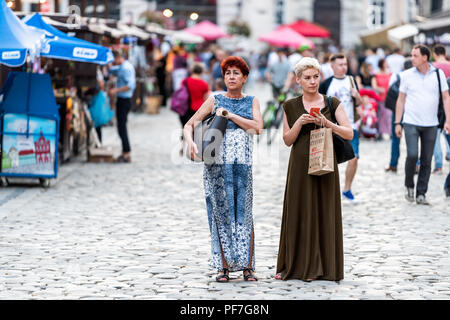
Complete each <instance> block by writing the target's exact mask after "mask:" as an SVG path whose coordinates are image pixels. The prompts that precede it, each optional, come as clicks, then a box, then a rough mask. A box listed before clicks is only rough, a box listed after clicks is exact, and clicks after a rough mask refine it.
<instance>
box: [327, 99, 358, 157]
mask: <svg viewBox="0 0 450 320" xmlns="http://www.w3.org/2000/svg"><path fill="white" fill-rule="evenodd" d="M327 105H328V109H329V110H330V114H331V119H332V121H333V122H334V123H336V124H338V123H337V121H336V117H335V115H334V111H333V107H332V102H331V97H330V96H327ZM333 147H334V152H335V153H336V161H337V163H343V162H346V161H348V160H351V159H353V158H354V157H355V152H354V151H353V147H352V145H351V143H350V141H349V140H346V139H344V138H342V137H341V136H339V135H337V134H335V133H333Z"/></svg>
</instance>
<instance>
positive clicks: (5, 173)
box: [0, 1, 59, 187]
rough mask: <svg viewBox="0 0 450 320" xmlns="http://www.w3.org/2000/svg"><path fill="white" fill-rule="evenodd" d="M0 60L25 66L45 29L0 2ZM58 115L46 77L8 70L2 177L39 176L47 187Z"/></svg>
mask: <svg viewBox="0 0 450 320" xmlns="http://www.w3.org/2000/svg"><path fill="white" fill-rule="evenodd" d="M0 30H2V32H1V33H0V63H1V64H4V65H7V66H9V67H20V66H24V65H25V64H26V63H27V62H30V61H31V59H32V58H35V57H38V56H39V53H40V50H41V47H42V45H43V41H44V32H43V31H39V30H37V29H35V28H33V27H28V26H26V25H25V24H24V23H23V22H22V21H20V20H19V19H18V18H17V17H16V16H15V15H14V13H13V12H12V11H11V10H10V9H9V8H8V7H7V6H6V3H5V2H4V1H1V2H0ZM58 131H59V114H58V105H57V104H56V101H55V97H54V94H53V88H52V86H51V82H50V77H49V76H48V75H43V74H33V73H26V72H18V71H13V72H9V74H8V77H7V78H6V81H5V82H4V84H3V87H2V89H1V91H0V151H1V158H0V177H1V181H2V184H3V185H4V184H7V183H8V178H13V177H20V178H38V179H39V180H40V182H41V184H42V185H43V186H45V187H48V186H49V185H50V180H49V179H51V178H56V176H57V173H58V148H57V145H58Z"/></svg>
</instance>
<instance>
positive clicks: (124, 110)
mask: <svg viewBox="0 0 450 320" xmlns="http://www.w3.org/2000/svg"><path fill="white" fill-rule="evenodd" d="M113 55H114V61H113V62H112V64H113V66H111V67H110V73H111V74H113V75H115V76H116V77H117V83H116V87H115V88H111V89H110V90H109V92H108V93H109V95H110V96H116V95H117V102H116V117H117V130H118V132H119V136H120V139H121V140H122V155H121V156H119V157H118V158H117V159H116V162H131V155H130V153H131V147H130V142H129V141H128V130H127V118H128V113H129V112H130V110H131V98H132V97H133V91H134V89H135V88H136V72H135V70H134V67H133V65H132V64H131V63H130V62H129V61H128V60H126V59H125V57H124V56H123V55H122V54H121V53H120V52H119V51H116V50H114V51H113Z"/></svg>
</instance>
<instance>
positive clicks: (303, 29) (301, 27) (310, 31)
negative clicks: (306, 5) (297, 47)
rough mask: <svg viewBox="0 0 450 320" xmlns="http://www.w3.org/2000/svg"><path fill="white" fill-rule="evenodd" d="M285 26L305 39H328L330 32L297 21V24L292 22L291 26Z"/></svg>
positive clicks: (312, 24) (314, 25)
mask: <svg viewBox="0 0 450 320" xmlns="http://www.w3.org/2000/svg"><path fill="white" fill-rule="evenodd" d="M287 26H288V27H289V28H291V29H292V30H294V31H296V32H298V33H300V34H301V35H303V36H305V37H314V38H329V37H330V31H328V30H327V29H325V28H324V27H321V26H319V25H317V24H315V23H311V22H307V21H305V20H298V21H297V22H293V23H291V24H288V25H287Z"/></svg>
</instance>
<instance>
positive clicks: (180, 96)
mask: <svg viewBox="0 0 450 320" xmlns="http://www.w3.org/2000/svg"><path fill="white" fill-rule="evenodd" d="M189 105H190V97H189V89H188V88H187V79H186V81H184V83H183V84H182V85H181V86H180V87H179V88H178V89H177V90H176V91H175V92H174V93H173V95H172V100H171V101H170V110H172V111H174V112H176V113H178V114H179V115H180V116H184V115H185V114H186V112H187V111H188V110H189Z"/></svg>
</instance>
